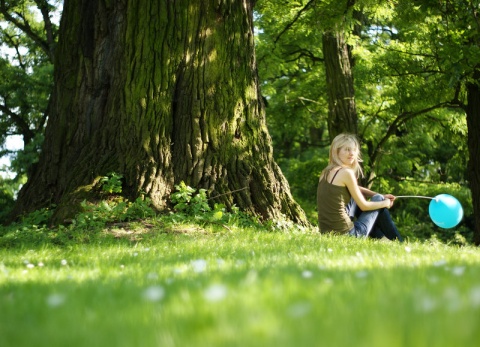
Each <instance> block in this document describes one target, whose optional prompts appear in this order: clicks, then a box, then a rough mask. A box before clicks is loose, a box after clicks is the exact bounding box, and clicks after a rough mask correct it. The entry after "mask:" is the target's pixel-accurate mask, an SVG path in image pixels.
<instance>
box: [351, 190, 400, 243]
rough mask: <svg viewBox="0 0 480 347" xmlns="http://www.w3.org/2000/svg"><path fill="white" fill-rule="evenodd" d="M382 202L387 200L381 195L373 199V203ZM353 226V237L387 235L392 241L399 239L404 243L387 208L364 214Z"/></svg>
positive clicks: (380, 236)
mask: <svg viewBox="0 0 480 347" xmlns="http://www.w3.org/2000/svg"><path fill="white" fill-rule="evenodd" d="M382 200H385V198H384V197H383V195H380V194H377V195H374V196H373V197H372V199H371V201H382ZM353 224H354V226H355V227H354V229H353V230H352V231H351V232H350V234H351V235H354V236H357V237H367V236H370V237H373V238H382V237H383V235H385V236H386V237H387V238H388V239H390V240H395V239H398V240H400V241H403V238H402V236H401V235H400V233H399V232H398V230H397V228H396V227H395V224H394V223H393V220H392V217H391V216H390V212H388V210H387V209H385V208H382V209H379V210H373V211H366V212H362V213H361V214H360V216H359V217H358V218H357V220H356V221H355V222H354V223H353ZM382 234H383V235H382Z"/></svg>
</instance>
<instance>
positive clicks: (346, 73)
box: [322, 30, 358, 140]
mask: <svg viewBox="0 0 480 347" xmlns="http://www.w3.org/2000/svg"><path fill="white" fill-rule="evenodd" d="M322 40H323V54H324V59H325V74H326V78H327V86H328V88H327V93H328V131H329V135H330V138H331V139H332V140H333V138H334V137H335V136H337V135H338V134H340V133H343V132H348V133H352V134H356V133H357V123H358V120H357V110H356V106H355V91H354V86H353V73H352V64H351V61H352V60H351V56H350V52H349V47H348V45H347V43H346V40H345V36H344V33H343V32H342V31H341V30H339V31H336V30H334V31H328V32H325V33H324V34H323V39H322Z"/></svg>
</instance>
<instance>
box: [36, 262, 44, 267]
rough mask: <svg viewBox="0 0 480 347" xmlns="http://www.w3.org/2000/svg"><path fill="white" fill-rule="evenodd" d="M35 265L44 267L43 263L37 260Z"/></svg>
mask: <svg viewBox="0 0 480 347" xmlns="http://www.w3.org/2000/svg"><path fill="white" fill-rule="evenodd" d="M37 266H38V267H44V266H45V264H43V263H42V262H39V263H38V264H37Z"/></svg>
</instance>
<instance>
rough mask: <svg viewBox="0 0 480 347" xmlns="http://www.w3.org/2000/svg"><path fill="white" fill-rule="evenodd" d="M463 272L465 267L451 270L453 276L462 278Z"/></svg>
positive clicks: (456, 267)
mask: <svg viewBox="0 0 480 347" xmlns="http://www.w3.org/2000/svg"><path fill="white" fill-rule="evenodd" d="M464 272H465V266H455V267H454V268H453V269H452V273H453V274H454V275H455V276H462V275H463V274H464Z"/></svg>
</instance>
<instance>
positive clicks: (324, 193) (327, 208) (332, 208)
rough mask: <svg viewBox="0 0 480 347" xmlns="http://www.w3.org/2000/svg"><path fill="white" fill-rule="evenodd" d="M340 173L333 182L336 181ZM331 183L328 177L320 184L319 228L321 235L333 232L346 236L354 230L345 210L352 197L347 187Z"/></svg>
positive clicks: (318, 200) (318, 198)
mask: <svg viewBox="0 0 480 347" xmlns="http://www.w3.org/2000/svg"><path fill="white" fill-rule="evenodd" d="M338 171H340V170H338ZM338 171H337V172H336V173H335V175H334V176H333V178H332V181H331V182H333V180H334V179H335V176H336V175H337V174H338ZM331 182H328V181H327V178H326V177H324V178H322V179H320V181H319V182H318V188H317V210H318V228H319V229H320V232H321V233H327V232H332V231H333V232H335V233H339V234H345V233H348V232H349V231H350V230H352V228H353V222H352V220H351V219H350V217H349V216H348V215H347V212H346V210H345V207H346V205H347V204H348V203H349V202H350V199H351V195H350V192H349V191H348V188H347V187H341V186H336V185H334V184H332V183H331Z"/></svg>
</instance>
